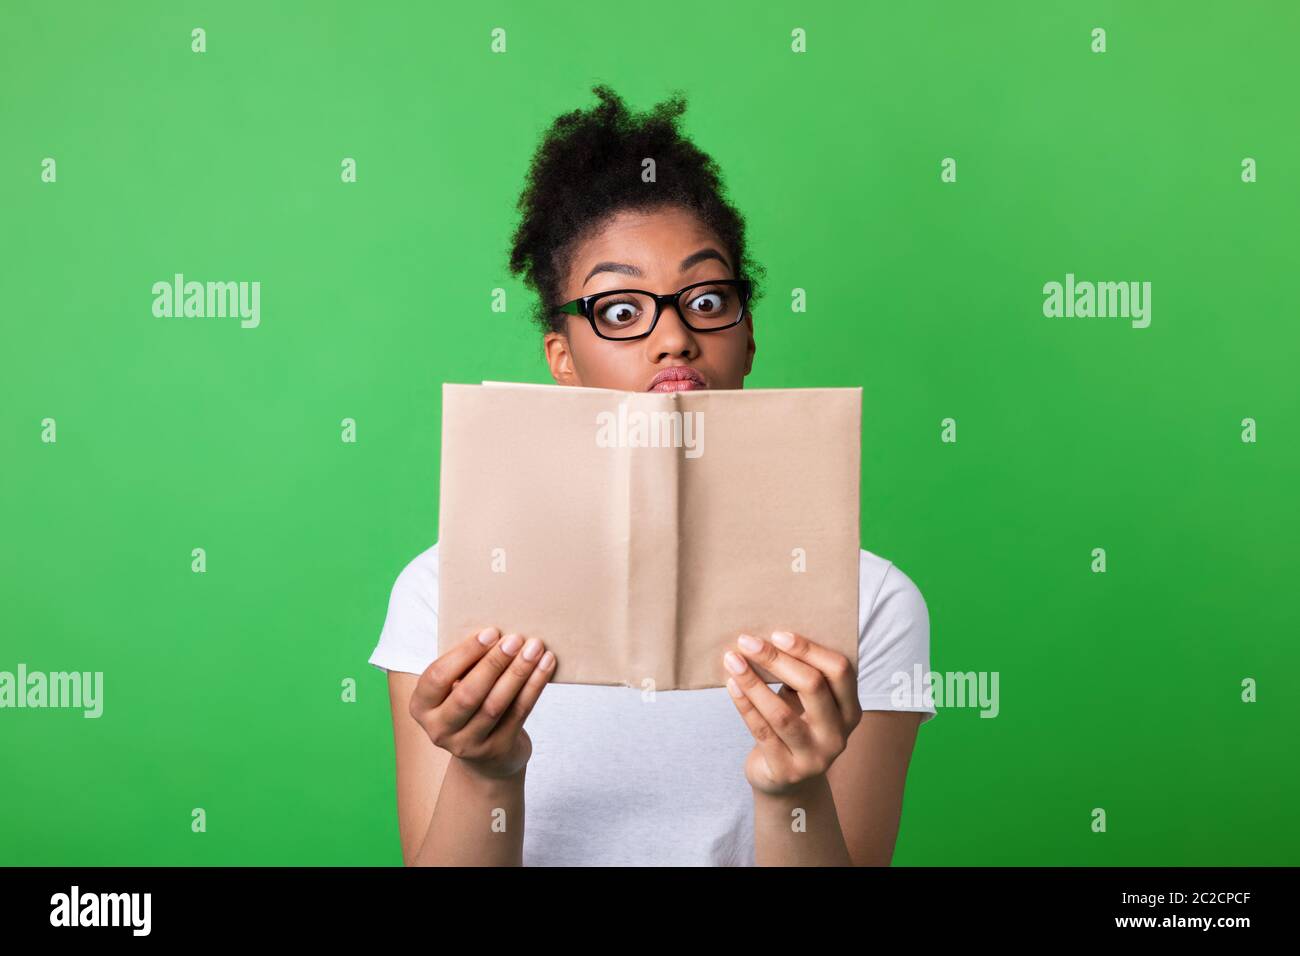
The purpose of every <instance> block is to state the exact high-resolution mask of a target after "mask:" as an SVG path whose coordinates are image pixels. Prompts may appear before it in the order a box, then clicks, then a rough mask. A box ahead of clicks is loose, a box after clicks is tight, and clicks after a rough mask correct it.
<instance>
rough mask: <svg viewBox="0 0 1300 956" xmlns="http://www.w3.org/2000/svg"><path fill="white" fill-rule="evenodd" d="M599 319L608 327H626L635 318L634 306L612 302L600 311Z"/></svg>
mask: <svg viewBox="0 0 1300 956" xmlns="http://www.w3.org/2000/svg"><path fill="white" fill-rule="evenodd" d="M600 318H601V320H602V321H605V322H608V323H609V324H610V325H627V324H628V323H629V322H631V321H632V320H633V319H635V318H636V306H634V305H632V303H630V302H612V303H610V304H609V305H607V306H605V307H604V308H602V309H601V310H600Z"/></svg>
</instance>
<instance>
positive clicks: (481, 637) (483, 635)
mask: <svg viewBox="0 0 1300 956" xmlns="http://www.w3.org/2000/svg"><path fill="white" fill-rule="evenodd" d="M500 636H501V632H500V631H498V630H497V629H496V628H495V627H485V628H483V630H481V631H479V632H478V642H479V643H480V644H482V645H484V646H487V645H489V644H491V643H492V642H493V641H495V640H496V639H497V638H498V637H500Z"/></svg>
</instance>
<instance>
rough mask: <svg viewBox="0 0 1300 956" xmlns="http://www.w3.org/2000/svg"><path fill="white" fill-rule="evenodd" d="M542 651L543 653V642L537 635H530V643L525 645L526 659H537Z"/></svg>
mask: <svg viewBox="0 0 1300 956" xmlns="http://www.w3.org/2000/svg"><path fill="white" fill-rule="evenodd" d="M540 653H542V642H541V641H539V640H538V639H537V638H535V637H530V638H529V639H528V643H527V644H525V645H524V660H526V661H532V660H536V659H537V655H538V654H540Z"/></svg>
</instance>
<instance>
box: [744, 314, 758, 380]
mask: <svg viewBox="0 0 1300 956" xmlns="http://www.w3.org/2000/svg"><path fill="white" fill-rule="evenodd" d="M745 331H747V332H748V333H749V341H748V342H747V343H746V345H745V348H746V354H745V375H748V374H749V370H750V369H752V368H753V367H754V353H755V352H757V351H758V345H757V344H756V343H755V342H754V313H753V312H746V313H745Z"/></svg>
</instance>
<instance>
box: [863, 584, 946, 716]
mask: <svg viewBox="0 0 1300 956" xmlns="http://www.w3.org/2000/svg"><path fill="white" fill-rule="evenodd" d="M929 671H930V612H929V610H928V609H927V608H926V606H925V598H923V597H922V596H921V592H920V590H919V589H918V588H917V586H916V585H915V584H914V583H912V579H911V578H909V577H908V576H907V575H906V574H904V573H903V572H902V571H901V570H900V569H899V568H897V567H895V566H894V565H893V564H892V563H891V564H890V565H889V567H888V568H886V570H885V575H884V578H883V580H882V581H881V583H880V588H879V589H878V590H877V592H876V595H875V599H874V601H873V603H872V604H871V606H870V608H869V609H868V611H867V613H866V618H865V621H864V624H863V627H862V631H861V634H860V636H859V641H858V700H859V702H860V703H861V704H862V709H863V710H907V711H916V712H919V713H922V714H924V716H923V717H922V718H921V723H922V724H924V723H926V722H927V721H930V720H933V719H934V716H935V709H934V702H933V699H932V698H931V696H930V695H929V694H926V693H925V689H926V688H927V687H928V686H929V683H928V678H927V677H926V676H925V675H927V674H928V673H929Z"/></svg>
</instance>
